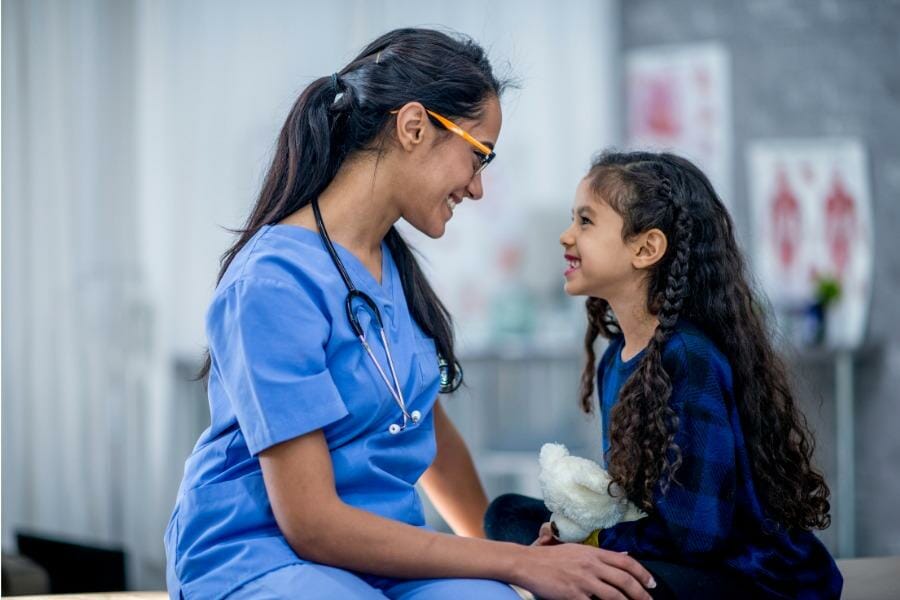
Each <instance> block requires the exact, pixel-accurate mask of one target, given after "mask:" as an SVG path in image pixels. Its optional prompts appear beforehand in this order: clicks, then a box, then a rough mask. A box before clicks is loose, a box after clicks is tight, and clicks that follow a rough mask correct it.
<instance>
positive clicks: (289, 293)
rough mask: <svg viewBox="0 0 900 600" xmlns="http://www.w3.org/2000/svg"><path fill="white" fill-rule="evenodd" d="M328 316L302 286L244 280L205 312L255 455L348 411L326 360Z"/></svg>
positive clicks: (219, 367)
mask: <svg viewBox="0 0 900 600" xmlns="http://www.w3.org/2000/svg"><path fill="white" fill-rule="evenodd" d="M330 331H331V324H330V321H329V318H328V317H327V316H326V315H325V314H324V313H323V312H322V310H321V309H320V307H319V306H318V305H317V303H316V302H315V300H314V299H313V298H312V297H311V296H310V294H308V293H307V292H306V291H305V290H303V289H301V288H300V287H299V286H297V287H295V286H293V285H290V284H287V283H282V282H278V281H268V280H239V281H237V282H236V283H234V284H233V285H231V286H230V287H229V288H228V289H226V290H224V291H223V292H221V293H220V294H219V295H218V296H217V298H216V299H215V300H214V301H213V304H212V306H211V307H210V310H209V314H208V315H207V335H208V337H209V344H210V354H211V355H212V360H213V369H215V370H216V374H217V375H218V376H219V377H220V379H221V381H222V385H223V387H224V389H225V392H226V395H227V397H228V399H229V400H230V402H231V406H232V408H233V409H234V412H235V415H236V417H237V421H238V424H239V425H240V428H241V431H242V433H243V435H244V438H245V440H246V442H247V447H248V448H249V450H250V452H251V453H252V454H253V455H254V456H255V455H257V454H259V453H260V452H262V451H263V450H265V449H266V448H269V447H270V446H274V445H275V444H278V443H280V442H284V441H286V440H289V439H292V438H295V437H298V436H301V435H303V434H305V433H309V432H310V431H314V430H316V429H321V428H323V427H325V426H326V425H329V424H331V423H333V422H335V421H337V420H339V419H341V418H343V417H344V416H346V415H347V414H348V411H347V407H346V406H345V405H344V402H343V400H342V399H341V396H340V393H339V392H338V390H337V387H336V386H335V384H334V380H333V379H332V377H331V374H330V373H329V371H328V368H327V366H326V364H325V344H326V342H327V340H328V337H329V334H330Z"/></svg>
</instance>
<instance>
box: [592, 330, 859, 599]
mask: <svg viewBox="0 0 900 600" xmlns="http://www.w3.org/2000/svg"><path fill="white" fill-rule="evenodd" d="M623 345H624V338H622V337H621V336H620V337H618V338H616V339H614V340H612V341H611V343H610V345H609V347H608V348H607V350H606V352H605V353H604V355H603V358H602V359H601V360H600V365H599V367H598V371H597V376H598V390H599V394H600V410H601V414H602V415H603V419H602V422H603V450H604V453H606V452H608V451H609V429H608V428H609V425H608V424H609V415H610V410H611V409H612V407H613V405H614V404H615V403H616V401H617V399H618V396H619V391H620V390H621V388H622V385H623V384H624V383H625V381H626V380H627V379H628V377H629V376H630V375H631V374H632V373H633V372H634V370H635V368H636V367H637V365H638V363H639V362H640V360H641V358H642V357H643V354H644V353H643V352H641V353H640V354H638V355H637V356H635V357H633V358H631V359H629V360H628V361H623V360H622V358H621V352H622V347H623ZM663 365H664V367H665V369H666V371H667V372H668V373H669V375H670V378H671V381H672V397H671V399H670V400H669V404H670V406H671V407H672V409H673V410H674V411H675V413H676V414H677V415H678V420H679V426H678V431H677V433H676V434H675V443H676V444H678V446H679V447H680V448H681V453H682V464H681V466H680V468H679V469H678V471H676V473H675V482H672V484H671V485H670V486H669V489H668V491H667V493H666V494H665V495H663V494H661V492H660V490H659V486H657V489H656V492H655V494H654V498H653V504H654V509H653V510H652V511H651V512H650V514H649V515H648V516H647V517H646V518H643V519H641V520H639V521H632V522H628V523H620V524H618V525H616V526H615V527H611V528H609V529H606V530H604V531H603V532H601V534H600V539H599V541H600V546H601V547H602V548H606V549H609V550H616V551H620V552H621V551H628V552H629V553H630V554H631V555H632V556H635V557H638V558H648V559H661V560H669V561H672V562H682V563H688V564H694V565H707V566H711V565H715V564H719V565H724V566H725V567H726V568H728V569H732V570H734V571H737V572H739V573H741V574H743V575H744V576H746V577H747V578H748V579H750V580H751V581H753V582H755V584H756V585H758V586H759V587H760V588H761V591H762V592H764V593H766V594H768V595H770V596H774V597H784V598H804V599H805V598H839V597H840V593H841V587H842V586H843V578H842V577H841V574H840V572H839V571H838V569H837V566H836V565H835V563H834V560H833V559H832V557H831V555H830V554H829V553H828V551H827V550H826V549H825V547H824V546H823V545H822V543H821V542H820V541H819V540H818V538H816V536H815V535H813V533H812V532H809V531H804V530H784V529H780V530H778V531H775V532H772V531H771V528H770V532H769V533H765V532H764V524H765V522H766V519H765V516H764V513H763V508H762V505H761V504H760V501H759V498H758V497H757V495H756V492H755V491H754V486H753V476H752V471H751V469H750V461H749V456H748V454H747V449H746V447H745V445H744V437H743V434H742V432H741V424H740V420H739V418H738V412H737V409H736V407H735V403H734V399H733V394H732V389H733V385H732V374H731V367H730V366H729V364H728V361H727V360H726V359H725V357H724V356H723V355H722V354H721V353H720V352H719V351H718V349H717V348H716V347H715V346H714V345H713V343H712V342H711V341H710V340H709V339H708V338H707V337H706V336H705V335H703V333H702V332H701V331H700V330H699V329H697V328H696V327H694V326H693V325H691V324H689V323H687V322H685V321H684V320H681V321H679V323H678V325H677V327H676V331H675V332H674V333H673V335H672V337H671V338H670V339H669V341H668V342H667V343H666V347H665V349H664V352H663Z"/></svg>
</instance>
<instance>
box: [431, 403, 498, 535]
mask: <svg viewBox="0 0 900 600" xmlns="http://www.w3.org/2000/svg"><path fill="white" fill-rule="evenodd" d="M434 429H435V435H436V437H437V456H436V457H435V460H434V463H432V465H431V467H429V469H428V470H427V471H425V473H424V474H423V475H422V478H421V479H420V480H419V481H420V482H421V484H422V487H423V488H424V489H425V493H426V494H428V498H429V499H430V500H431V502H432V504H434V506H435V508H437V510H438V512H439V513H440V514H441V516H442V517H443V518H444V520H445V521H447V524H448V525H450V527H451V528H452V529H453V531H454V532H455V533H456V534H457V535H463V536H467V537H478V538H483V537H484V525H483V522H484V513H485V511H487V506H488V500H487V496H486V495H485V493H484V488H483V487H482V486H481V481H480V480H479V479H478V473H477V472H476V471H475V464H474V463H473V462H472V455H471V454H470V453H469V449H468V448H467V447H466V443H465V441H464V440H463V438H462V436H461V435H460V434H459V431H457V429H456V427H455V426H454V425H453V422H452V421H451V420H450V417H449V416H448V415H447V413H446V412H445V411H444V409H443V407H442V406H441V404H440V402H435V405H434Z"/></svg>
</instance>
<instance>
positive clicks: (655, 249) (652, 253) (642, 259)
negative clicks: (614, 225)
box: [629, 228, 669, 269]
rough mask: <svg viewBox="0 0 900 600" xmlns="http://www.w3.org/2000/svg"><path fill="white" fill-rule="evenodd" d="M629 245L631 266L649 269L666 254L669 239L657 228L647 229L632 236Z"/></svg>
mask: <svg viewBox="0 0 900 600" xmlns="http://www.w3.org/2000/svg"><path fill="white" fill-rule="evenodd" d="M629 246H631V250H632V254H631V266H632V267H634V268H635V269H649V268H650V267H652V266H653V265H655V264H656V263H658V262H659V261H660V260H661V259H662V257H663V256H665V254H666V248H668V247H669V240H667V239H666V234H664V233H663V232H662V231H661V230H659V229H655V228H654V229H649V230H647V231H645V232H643V233H640V234H638V235H636V236H635V237H634V239H633V240H632V241H631V242H630V243H629Z"/></svg>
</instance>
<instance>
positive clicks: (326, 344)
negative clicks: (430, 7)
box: [165, 29, 652, 599]
mask: <svg viewBox="0 0 900 600" xmlns="http://www.w3.org/2000/svg"><path fill="white" fill-rule="evenodd" d="M502 89H503V83H502V82H500V81H498V79H497V78H496V77H495V76H494V75H493V73H492V71H491V67H490V64H489V63H488V61H487V58H486V57H485V55H484V52H483V51H482V49H481V48H480V47H479V46H478V45H477V44H475V43H474V42H472V41H471V40H469V39H467V38H463V37H452V36H450V35H447V34H445V33H440V32H436V31H430V30H422V29H403V30H396V31H393V32H390V33H388V34H386V35H384V36H382V37H380V38H379V39H377V40H375V41H374V42H372V43H371V44H369V46H368V47H366V48H365V49H364V50H363V51H362V53H361V54H360V55H359V56H358V57H357V58H356V59H354V60H353V62H351V63H350V64H349V65H347V66H346V67H344V68H343V69H341V71H340V72H338V73H335V74H334V75H332V76H330V77H323V78H320V79H318V80H316V81H314V82H313V83H312V84H311V85H310V86H309V87H308V88H306V90H304V91H303V93H302V94H301V96H300V98H299V99H298V100H297V102H296V104H295V105H294V107H293V108H292V109H291V112H290V114H289V115H288V118H287V121H286V122H285V124H284V127H283V129H282V131H281V134H280V137H279V140H278V146H277V150H276V153H275V157H274V160H273V163H272V166H271V168H270V169H269V172H268V175H267V177H266V180H265V183H264V184H263V188H262V191H261V193H260V196H259V199H258V201H257V203H256V206H255V207H254V209H253V212H252V214H251V215H250V217H249V219H248V222H247V225H246V227H245V229H244V230H243V231H242V233H241V235H240V237H239V239H238V240H237V242H236V243H235V245H234V246H233V247H232V248H231V249H230V250H229V251H228V252H227V253H226V254H225V256H224V258H223V266H222V270H221V272H220V274H219V281H218V285H217V287H216V291H215V294H214V296H213V299H212V302H211V304H210V308H209V311H208V313H207V318H206V332H207V336H208V339H209V361H208V363H207V365H206V368H205V374H206V375H207V376H208V388H209V403H210V412H211V421H212V422H211V425H210V427H209V429H207V430H206V431H205V432H204V433H203V434H202V436H201V437H200V440H199V441H198V442H197V445H196V447H195V448H194V451H193V453H192V454H191V456H190V458H189V459H188V460H187V463H186V466H185V473H184V479H183V481H182V484H181V487H180V490H179V493H178V499H177V502H176V504H175V509H174V511H173V514H172V518H171V520H170V522H169V526H168V528H167V530H166V535H165V544H166V553H167V559H168V560H167V579H168V588H169V593H170V595H171V597H172V598H187V599H194V598H223V597H228V598H254V599H259V598H328V599H333V598H403V599H412V598H436V599H439V598H508V599H513V598H516V597H517V595H516V593H515V592H514V591H513V589H512V588H511V587H509V586H508V585H507V583H514V584H517V585H520V586H522V587H524V588H527V589H530V590H533V591H534V592H536V593H537V594H539V595H540V596H542V597H547V598H568V597H584V598H587V597H589V596H590V595H594V596H596V597H600V598H607V597H610V598H612V597H617V598H618V597H623V596H625V597H629V598H648V597H649V596H648V595H647V592H646V591H645V589H644V587H645V586H648V585H649V584H650V581H652V580H651V579H650V575H649V573H647V572H646V571H645V570H644V569H643V568H642V567H641V566H640V565H638V564H637V563H636V562H635V561H633V560H632V559H630V558H628V557H626V556H623V555H619V554H616V553H610V552H606V551H603V550H599V549H597V548H590V547H587V546H576V545H571V544H567V545H561V546H519V545H515V544H509V543H502V542H491V541H487V540H484V539H481V538H483V537H484V534H483V530H482V525H481V520H482V518H483V515H484V511H485V509H486V507H487V500H486V498H485V494H484V491H483V490H482V488H481V485H480V483H479V481H478V477H477V475H476V473H475V470H474V467H473V465H472V460H471V457H470V455H469V452H468V450H467V449H466V447H465V444H464V443H463V441H462V439H461V437H460V435H459V434H458V432H457V431H456V429H455V428H454V426H453V424H452V423H451V422H450V420H449V419H448V418H447V415H446V413H445V412H444V411H443V409H442V408H441V406H440V404H439V403H438V402H436V399H437V395H438V392H439V391H440V389H441V384H442V382H441V375H442V374H441V370H440V369H439V359H440V360H442V361H443V362H442V364H443V365H444V373H443V375H444V381H443V384H444V388H447V387H449V386H448V383H449V382H452V381H453V380H454V379H458V377H459V376H460V375H461V373H458V372H457V365H456V362H455V355H454V351H453V340H452V330H451V323H450V318H449V315H448V314H447V312H446V310H445V309H444V307H443V305H442V304H441V303H440V301H439V300H438V298H437V297H436V296H435V294H434V292H433V291H432V289H431V286H430V285H429V283H428V281H427V280H426V278H425V277H424V275H423V273H422V271H421V270H420V269H419V267H418V264H417V263H416V260H415V258H414V257H413V255H412V253H411V252H410V249H409V248H408V247H407V245H406V244H405V242H404V241H403V239H402V238H401V237H400V234H399V233H398V232H397V230H396V229H395V228H394V223H395V222H396V221H397V220H398V219H400V218H404V219H406V221H407V222H408V223H409V224H411V225H412V226H413V227H415V228H416V229H418V230H420V231H422V232H424V233H425V234H427V235H429V236H430V237H433V238H437V237H440V236H441V235H442V234H443V233H444V229H445V227H446V226H447V222H448V221H449V220H450V219H451V217H452V215H453V210H454V208H455V207H456V205H458V204H459V203H460V202H462V201H463V200H464V199H466V198H468V199H472V200H477V199H479V198H481V196H482V185H481V177H480V172H481V170H482V169H483V168H484V167H485V166H486V165H487V163H489V162H490V160H491V159H492V158H493V156H494V152H493V147H494V144H495V143H496V141H497V137H498V135H499V133H500V125H501V113H500V104H499V97H500V94H501V92H502ZM350 290H354V292H353V294H352V297H351V302H350V304H349V310H348V304H347V298H348V291H350ZM379 322H380V325H379ZM354 327H358V328H359V330H358V331H357V330H355V329H354ZM358 333H362V336H363V337H362V340H361V339H360V337H359V336H358ZM363 342H365V343H363ZM419 481H421V482H422V485H423V487H424V489H425V490H426V492H427V493H428V494H429V496H430V497H431V499H432V500H433V501H434V504H435V505H436V507H437V508H438V509H439V510H440V512H441V513H442V515H443V516H444V517H445V519H446V520H447V522H448V523H449V524H450V525H451V527H452V528H453V529H454V531H455V532H456V533H457V534H458V535H456V536H454V535H447V534H441V533H437V532H434V531H432V530H430V529H429V528H427V527H426V525H425V520H424V516H423V511H422V504H421V501H420V499H419V497H418V495H417V493H416V489H415V485H416V483H417V482H419Z"/></svg>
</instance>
